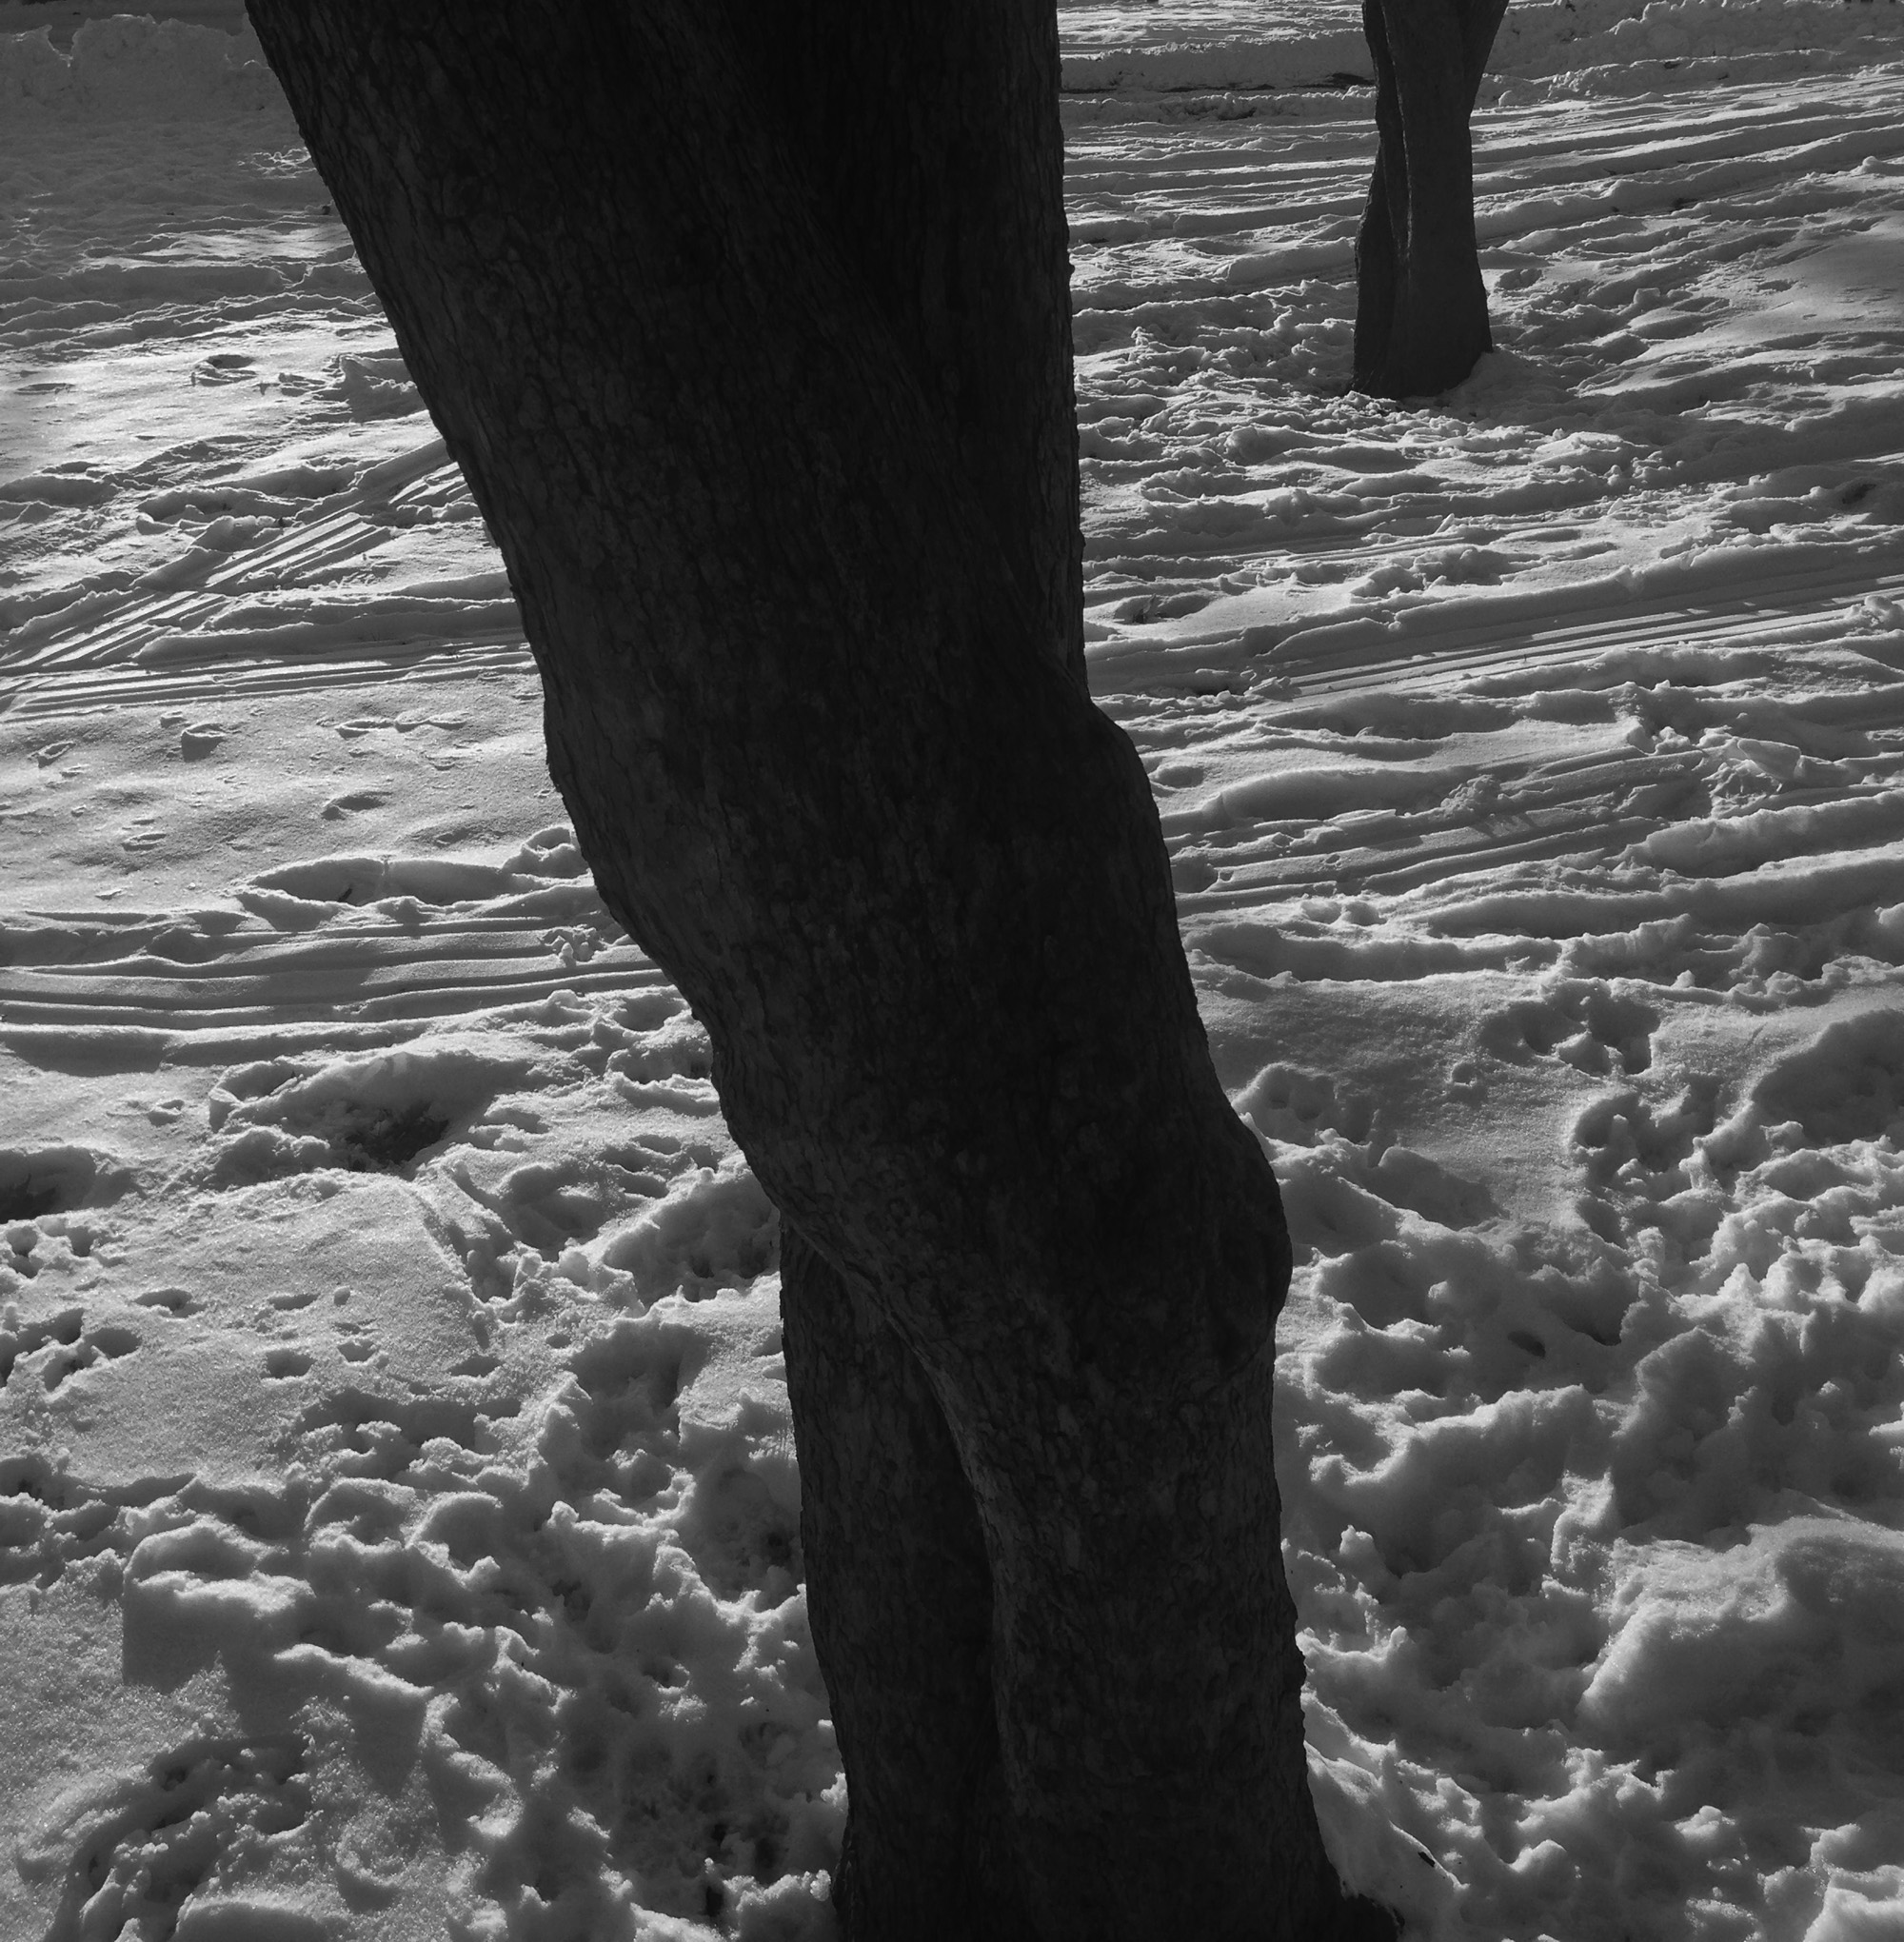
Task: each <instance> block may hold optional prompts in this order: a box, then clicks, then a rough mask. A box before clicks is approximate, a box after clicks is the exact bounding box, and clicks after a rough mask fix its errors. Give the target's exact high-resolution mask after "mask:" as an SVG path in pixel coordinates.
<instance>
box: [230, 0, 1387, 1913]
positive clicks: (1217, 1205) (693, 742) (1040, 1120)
mask: <svg viewBox="0 0 1904 1942" xmlns="http://www.w3.org/2000/svg"><path fill="white" fill-rule="evenodd" d="M251 13H252V18H253V20H254V23H255V24H256V26H257V29H258V31H259V34H260V37H261V38H262V40H263V41H264V44H265V47H266V50H267V51H268V55H269V57H270V59H271V62H272V65H273V67H274V68H275V69H277V71H278V73H279V75H280V76H281V78H282V79H283V80H284V81H285V84H286V87H287V91H288V93H289V95H290V98H291V101H292V105H293V107H294V109H296V111H297V114H298V118H299V122H300V125H301V127H302V129H303V130H304V133H305V136H306V139H307V141H308V143H309V145H310V148H311V150H312V153H313V156H314V158H315V159H316V162H317V164H318V167H319V168H320V170H321V171H322V172H323V174H324V176H325V178H326V180H327V183H328V185H329V187H330V188H331V190H332V192H333V194H334V196H335V199H336V202H337V207H338V208H339V210H340V211H341V212H342V213H343V215H344V217H345V219H346V221H347V224H348V225H349V227H350V229H351V233H352V235H353V237H354V239H355V241H356V243H357V247H358V248H359V251H360V253H361V254H362V256H363V259H364V262H365V265H366V268H367V269H368V271H369V273H370V276H371V278H372V281H373V282H374V284H375V285H376V287H377V289H378V292H379V294H380V296H381V297H382V298H383V300H384V302H385V305H386V307H387V310H388V311H389V314H390V317H391V321H392V324H393V325H394V327H395V329H396V332H397V336H398V340H399V342H400V344H401V345H402V347H403V350H404V353H405V356H406V358H407V361H408V363H409V365H410V368H411V370H412V372H413V374H414V375H415V377H416V380H417V383H418V385H419V387H420V388H421V390H422V392H423V395H424V397H425V399H426V401H427V402H428V404H429V406H430V409H431V412H432V414H433V415H434V417H435V418H436V421H437V423H438V425H439V426H440V427H441V428H442V430H443V432H444V435H445V438H446V442H447V444H448V446H449V449H450V451H451V453H452V454H453V455H454V456H455V458H456V459H457V460H458V461H459V463H460V464H461V465H462V466H463V468H464V470H465V471H466V474H467V476H468V478H469V480H470V484H471V486H472V489H473V490H474V492H475V494H476V496H477V499H478V501H479V503H480V505H481V506H482V509H483V511H484V514H485V516H486V519H487V521H488V524H489V526H490V529H491V530H492V531H493V532H494V533H495V535H496V537H497V541H498V544H499V545H500V546H501V548H502V550H503V554H504V558H505V561H506V564H507V566H508V569H509V574H510V579H511V583H512V585H513V586H514V588H515V591H516V594H517V597H518V599H519V600H520V602H521V604H522V609H523V614H524V619H525V624H526V628H527V632H528V636H529V639H530V642H531V644H532V645H533V646H534V648H535V651H536V656H537V660H538V663H539V664H540V666H541V669H542V673H543V679H544V687H545V698H546V699H545V709H546V728H547V738H548V745H549V751H550V764H551V770H552V773H553V774H554V776H555V780H556V782H557V783H558V784H559V786H560V787H561V790H562V793H563V795H564V798H565V802H566V803H567V806H568V809H569V813H570V815H571V816H572V818H573V819H574V822H575V825H576V829H577V832H578V835H579V837H580V839H581V842H582V845H583V848H584V851H585V854H586V855H587V856H588V857H589V859H590V861H591V862H592V864H593V867H594V870H595V876H596V882H597V883H598V884H599V886H600V888H601V890H602V894H603V896H604V899H605V902H606V903H607V904H608V907H609V908H610V909H611V910H612V911H613V912H614V913H615V914H616V916H617V917H618V918H619V919H620V920H621V921H623V922H624V923H625V924H626V926H627V927H628V929H629V931H630V932H631V933H632V934H633V935H634V936H635V937H636V938H638V939H639V940H640V941H641V942H642V943H643V944H644V946H645V948H646V949H647V950H649V951H650V952H651V953H652V954H653V956H654V957H655V959H656V960H657V961H659V962H660V963H661V964H662V965H663V966H664V969H665V970H666V971H667V972H668V974H669V975H670V976H671V977H672V978H673V979H674V980H675V981H677V982H678V983H679V985H680V986H681V988H682V990H683V992H684V994H685V996H686V997H687V999H688V1000H689V1001H690V1002H691V1003H692V1004H693V1006H694V1008H695V1010H696V1012H697V1013H698V1014H699V1016H700V1017H701V1019H702V1020H703V1021H704V1023H705V1025H706V1026H707V1029H708V1031H709V1034H710V1037H711V1039H712V1040H713V1045H714V1055H715V1078H716V1080H717V1083H718V1084H719V1087H720V1091H721V1097H722V1102H723V1105H724V1109H725V1112H726V1115H727V1119H728V1121H729V1124H730V1125H731V1127H732V1128H733V1131H734V1133H735V1136H736V1138H737V1139H739V1141H740V1143H741V1145H742V1147H743V1149H744V1151H745V1153H746V1154H747V1157H748V1159H749V1160H750V1161H751V1163H752V1164H753V1166H754V1168H755V1170H756V1172H757V1173H758V1175H759V1177H760V1179H762V1181H763V1183H764V1186H765V1187H766V1189H767V1191H768V1192H769V1193H770V1194H771V1195H772V1196H773V1198H774V1199H775V1200H776V1202H777V1203H778V1204H779V1206H780V1207H781V1209H782V1211H783V1216H784V1218H785V1222H786V1229H787V1239H786V1242H785V1266H784V1272H783V1299H784V1306H785V1311H786V1324H787V1333H786V1341H787V1357H788V1370H789V1386H790V1389H791V1391H792V1396H793V1403H794V1411H795V1422H796V1432H797V1435H798V1437H799V1442H800V1457H801V1466H802V1477H803V1495H804V1497H805V1503H804V1506H803V1530H804V1535H805V1539H806V1543H807V1546H808V1551H807V1566H808V1575H809V1597H810V1604H811V1610H812V1614H813V1619H814V1627H815V1637H816V1645H817V1646H818V1648H819V1650H820V1652H821V1656H822V1665H823V1670H824V1671H825V1672H826V1674H827V1678H828V1682H829V1687H830V1688H831V1690H832V1693H833V1697H834V1703H835V1708H836V1715H837V1719H838V1723H839V1726H840V1730H841V1738H842V1745H843V1753H844V1755H845V1758H846V1761H847V1772H848V1783H849V1790H850V1792H851V1795H852V1824H851V1829H850V1831H849V1835H848V1842H847V1851H846V1855H845V1860H844V1864H843V1871H842V1873H843V1880H842V1884H841V1899H842V1906H843V1912H844V1914H845V1917H846V1924H847V1932H848V1934H849V1935H850V1936H853V1937H855V1938H871V1937H875V1936H899V1935H905V1936H908V1937H919V1938H922V1942H930V1938H933V1937H937V1936H945V1937H948V1938H949V1937H953V1936H958V1937H985V1936H991V1937H998V1938H1002V1942H1004V1938H1010V1942H1016V1938H1019V1937H1025V1938H1031V1937H1036V1938H1038V1942H1067V1938H1072V1937H1077V1938H1084V1937H1089V1938H1092V1942H1120V1938H1126V1937H1128V1938H1132V1942H1136V1938H1140V1937H1141V1938H1144V1942H1152V1938H1155V1937H1157V1936H1160V1935H1166V1934H1185V1935H1196V1936H1198V1937H1200V1938H1207V1942H1224V1938H1230V1937H1252V1938H1264V1942H1267V1938H1281V1937H1297V1936H1300V1937H1304V1938H1311V1937H1326V1936H1332V1935H1342V1936H1347V1935H1350V1934H1360V1933H1383V1932H1392V1925H1389V1924H1386V1923H1385V1921H1384V1919H1383V1918H1381V1917H1379V1916H1377V1915H1375V1914H1374V1913H1373V1912H1371V1911H1369V1910H1368V1909H1367V1908H1366V1907H1365V1906H1364V1905H1355V1906H1353V1907H1352V1906H1350V1905H1348V1904H1346V1903H1344V1901H1343V1900H1342V1897H1341V1895H1340V1891H1339V1886H1338V1884H1337V1882H1336V1880H1335V1877H1334V1874H1333V1872H1332V1871H1331V1869H1330V1867H1329V1864H1328V1862H1327V1859H1326V1856H1325V1855H1324V1853H1323V1851H1322V1848H1321V1843H1320V1839H1319V1833H1318V1830H1317V1826H1316V1821H1315V1816H1314V1812H1313V1808H1312V1806H1311V1803H1310V1799H1309V1793H1308V1788H1307V1779H1306V1771H1305V1760H1304V1751H1303V1737H1302V1720H1301V1710H1300V1693H1301V1678H1302V1665H1301V1660H1300V1656H1299V1654H1298V1651H1297V1648H1296V1643H1295V1631H1294V1615H1293V1612H1292V1609H1291V1606H1290V1602H1289V1597H1288V1593H1287V1590H1286V1588H1285V1586H1284V1583H1283V1578H1282V1573H1281V1567H1280V1558H1279V1547H1278V1508H1277V1500H1276V1486H1275V1478H1274V1472H1273V1468H1272V1454H1271V1441H1270V1420H1269V1413H1270V1397H1271V1388H1272V1360H1273V1354H1274V1324H1275V1318H1276V1313H1277V1309H1278V1307H1279V1304H1280V1301H1281V1299H1282V1297H1283V1294H1284V1292H1285V1290H1286V1287H1287V1281H1288V1269H1289V1257H1288V1244H1287V1239H1286V1235H1285V1232H1284V1228H1283V1224H1282V1219H1281V1213H1280V1208H1279V1202H1278V1199H1277V1195H1276V1189H1275V1185H1274V1182H1273V1180H1272V1179H1270V1176H1269V1173H1268V1169H1267V1167H1266V1165H1265V1164H1264V1161H1263V1159H1262V1155H1261V1152H1260V1150H1259V1146H1258V1144H1257V1142H1256V1140H1255V1139H1254V1137H1253V1136H1252V1135H1251V1134H1249V1133H1248V1132H1247V1131H1246V1130H1245V1129H1244V1128H1243V1127H1242V1126H1241V1125H1240V1123H1239V1121H1238V1120H1237V1119H1236V1118H1235V1116H1234V1114H1233V1113H1232V1112H1231V1111H1230V1109H1229V1106H1228V1103H1227V1101H1226V1100H1224V1098H1223V1095H1222V1092H1221V1089H1220V1086H1219V1084H1218V1082H1217V1080H1216V1077H1215V1074H1214V1073H1213V1071H1212V1069H1211V1066H1210V1061H1209V1057H1208V1051H1207V1047H1206V1045H1205V1042H1204V1039H1203V1033H1202V1028H1201V1025H1200V1021H1199V1019H1198V1016H1197V1009H1196V1003H1195V998H1194V994H1193V992H1192V988H1191V984H1190V980H1189V976H1188V972H1187V968H1186V966H1185V964H1184V961H1183V955H1182V950H1181V946H1180V942H1179V940H1178V935H1177V928H1176V918H1175V909H1174V904H1173V900H1172V895H1171V888H1170V882H1169V875H1168V870H1167V863H1166V858H1165V854H1164V849H1163V844H1162V840H1161V834H1160V829H1159V826H1158V822H1157V816H1156V811H1155V809H1154V807H1153V805H1152V803H1151V799H1150V795H1149V790H1148V787H1147V784H1146V783H1145V779H1144V776H1143V772H1142V769H1141V766H1140V763H1139V762H1138V760H1137V757H1136V754H1135V751H1134V750H1133V749H1132V748H1131V746H1130V744H1129V743H1128V741H1127V740H1126V739H1125V738H1124V736H1123V735H1122V734H1121V731H1119V730H1118V729H1117V728H1116V727H1115V726H1113V725H1112V724H1111V723H1109V722H1108V721H1106V720H1105V718H1104V717H1103V716H1102V715H1101V714H1100V713H1099V712H1098V711H1097V710H1096V709H1095V708H1093V707H1092V706H1091V705H1090V703H1089V701H1088V700H1087V698H1086V696H1085V694H1084V692H1083V685H1082V679H1081V667H1082V663H1081V649H1080V645H1079V641H1080V624H1079V622H1080V616H1079V593H1078V582H1079V566H1078V558H1079V552H1078V536H1077V510H1076V507H1077V497H1076V495H1077V484H1076V465H1075V432H1074V430H1073V428H1072V417H1071V399H1070V359H1069V322H1068V316H1069V313H1068V299H1067V293H1066V284H1065V265H1064V262H1063V237H1064V228H1063V214H1062V203H1061V164H1062V154H1061V139H1060V133H1059V128H1058V121H1057V100H1056V77H1057V47H1056V28H1055V20H1054V17H1053V13H1052V10H1051V9H1050V7H1049V5H1048V4H1046V5H1044V6H1042V7H1041V6H1038V5H1035V4H1031V0H977V4H975V5H974V6H973V7H971V8H967V9H959V8H951V9H948V8H944V7H942V6H941V7H938V8H936V9H928V8H926V7H924V6H922V5H919V4H917V0H901V4H899V5H898V6H896V7H894V8H892V9H876V10H863V9H852V10H849V9H848V8H846V7H845V6H843V5H832V4H828V0H820V4H813V5H795V6H792V7H783V8H776V7H773V6H770V5H768V4H767V0H651V4H647V5H644V6H642V7H639V8H637V7H628V6H622V5H616V4H608V0H602V4H582V0H494V4H489V5H486V6H484V7H481V8H477V9H469V8H465V7H452V6H449V5H447V4H446V0H407V4H406V5H405V6H404V7H402V8H389V7H387V6H386V5H384V4H383V0H251ZM948 16H952V17H948Z"/></svg>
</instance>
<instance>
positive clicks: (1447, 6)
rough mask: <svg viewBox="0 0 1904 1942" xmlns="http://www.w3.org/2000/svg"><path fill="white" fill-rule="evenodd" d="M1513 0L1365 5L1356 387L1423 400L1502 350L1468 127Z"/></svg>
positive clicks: (1366, 1)
mask: <svg viewBox="0 0 1904 1942" xmlns="http://www.w3.org/2000/svg"><path fill="white" fill-rule="evenodd" d="M1506 10H1507V0H1362V29H1363V31H1364V33H1365V34H1366V35H1367V37H1368V44H1369V52H1370V53H1371V54H1372V55H1373V56H1374V59H1375V77H1376V79H1375V86H1376V97H1375V117H1376V157H1375V173H1374V175H1373V177H1372V178H1371V179H1370V182H1369V194H1368V203H1367V206H1366V208H1365V209H1364V210H1363V214H1362V222H1361V228H1360V231H1359V234H1358V235H1357V238H1356V343H1355V379H1354V388H1355V389H1356V390H1358V391H1370V392H1373V393H1375V394H1376V395H1377V396H1378V397H1384V398H1423V397H1429V396H1432V395H1433V394H1434V393H1436V392H1438V391H1445V390H1447V389H1449V387H1450V386H1455V385H1458V384H1459V383H1460V382H1461V381H1462V379H1464V378H1465V377H1466V376H1467V375H1468V374H1469V372H1470V371H1472V370H1473V369H1474V367H1475V364H1476V361H1477V360H1478V358H1479V357H1480V355H1481V353H1482V352H1483V351H1486V350H1491V349H1492V348H1493V347H1494V338H1493V335H1492V333H1491V332H1490V331H1489V329H1488V313H1487V288H1486V286H1485V285H1484V284H1483V283H1482V282H1481V267H1480V259H1479V257H1478V254H1477V252H1476V248H1475V170H1474V149H1473V144H1472V142H1471V140H1470V136H1469V121H1470V117H1471V116H1472V114H1473V112H1474V106H1475V96H1476V95H1477V93H1478V91H1479V89H1480V85H1481V75H1482V74H1483V72H1484V71H1485V70H1486V68H1487V58H1488V53H1489V50H1491V49H1492V48H1493V46H1494V37H1495V34H1496V32H1497V30H1498V29H1499V27H1500V22H1501V16H1502V15H1503V14H1504V13H1505V12H1506Z"/></svg>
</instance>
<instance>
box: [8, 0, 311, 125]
mask: <svg viewBox="0 0 1904 1942" xmlns="http://www.w3.org/2000/svg"><path fill="white" fill-rule="evenodd" d="M7 20H8V16H6V15H0V27H4V26H5V25H6V24H7ZM281 99H282V96H281V94H280V91H279V89H278V85H277V81H276V78H275V77H274V76H273V75H272V73H271V71H270V69H269V68H268V67H267V66H266V64H265V53H264V50H263V49H262V48H261V47H260V46H259V45H258V39H257V36H256V35H255V34H254V33H253V32H252V31H251V29H250V25H249V23H247V24H246V26H245V29H244V30H243V32H241V33H239V34H236V35H233V34H228V33H221V32H220V31H219V30H217V29H216V28H208V27H194V26H190V25H188V24H187V23H185V22H182V21H175V20H167V21H157V20H153V19H151V18H150V17H149V16H148V15H143V14H130V13H121V14H115V15H113V16H112V17H111V18H109V19H106V20H87V21H83V22H81V24H80V27H79V30H78V32H77V33H76V34H74V36H73V42H72V50H71V52H70V53H62V52H61V51H60V50H58V49H57V48H55V47H54V46H53V44H52V30H51V29H50V28H45V27H42V28H38V29H35V30H32V31H30V32H25V33H18V32H16V33H8V32H0V103H8V102H11V103H14V104H19V103H24V102H31V103H33V104H35V105H36V106H39V107H41V108H50V109H60V110H62V111H64V112H67V113H73V114H80V115H87V116H106V115H125V114H131V113H149V114H160V115H167V116H182V115H191V114H196V113H201V112H203V111H204V110H205V109H208V108H209V107H212V106H217V107H221V108H234V107H242V108H260V107H265V106H267V105H270V104H274V103H276V102H277V101H279V100H281Z"/></svg>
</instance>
